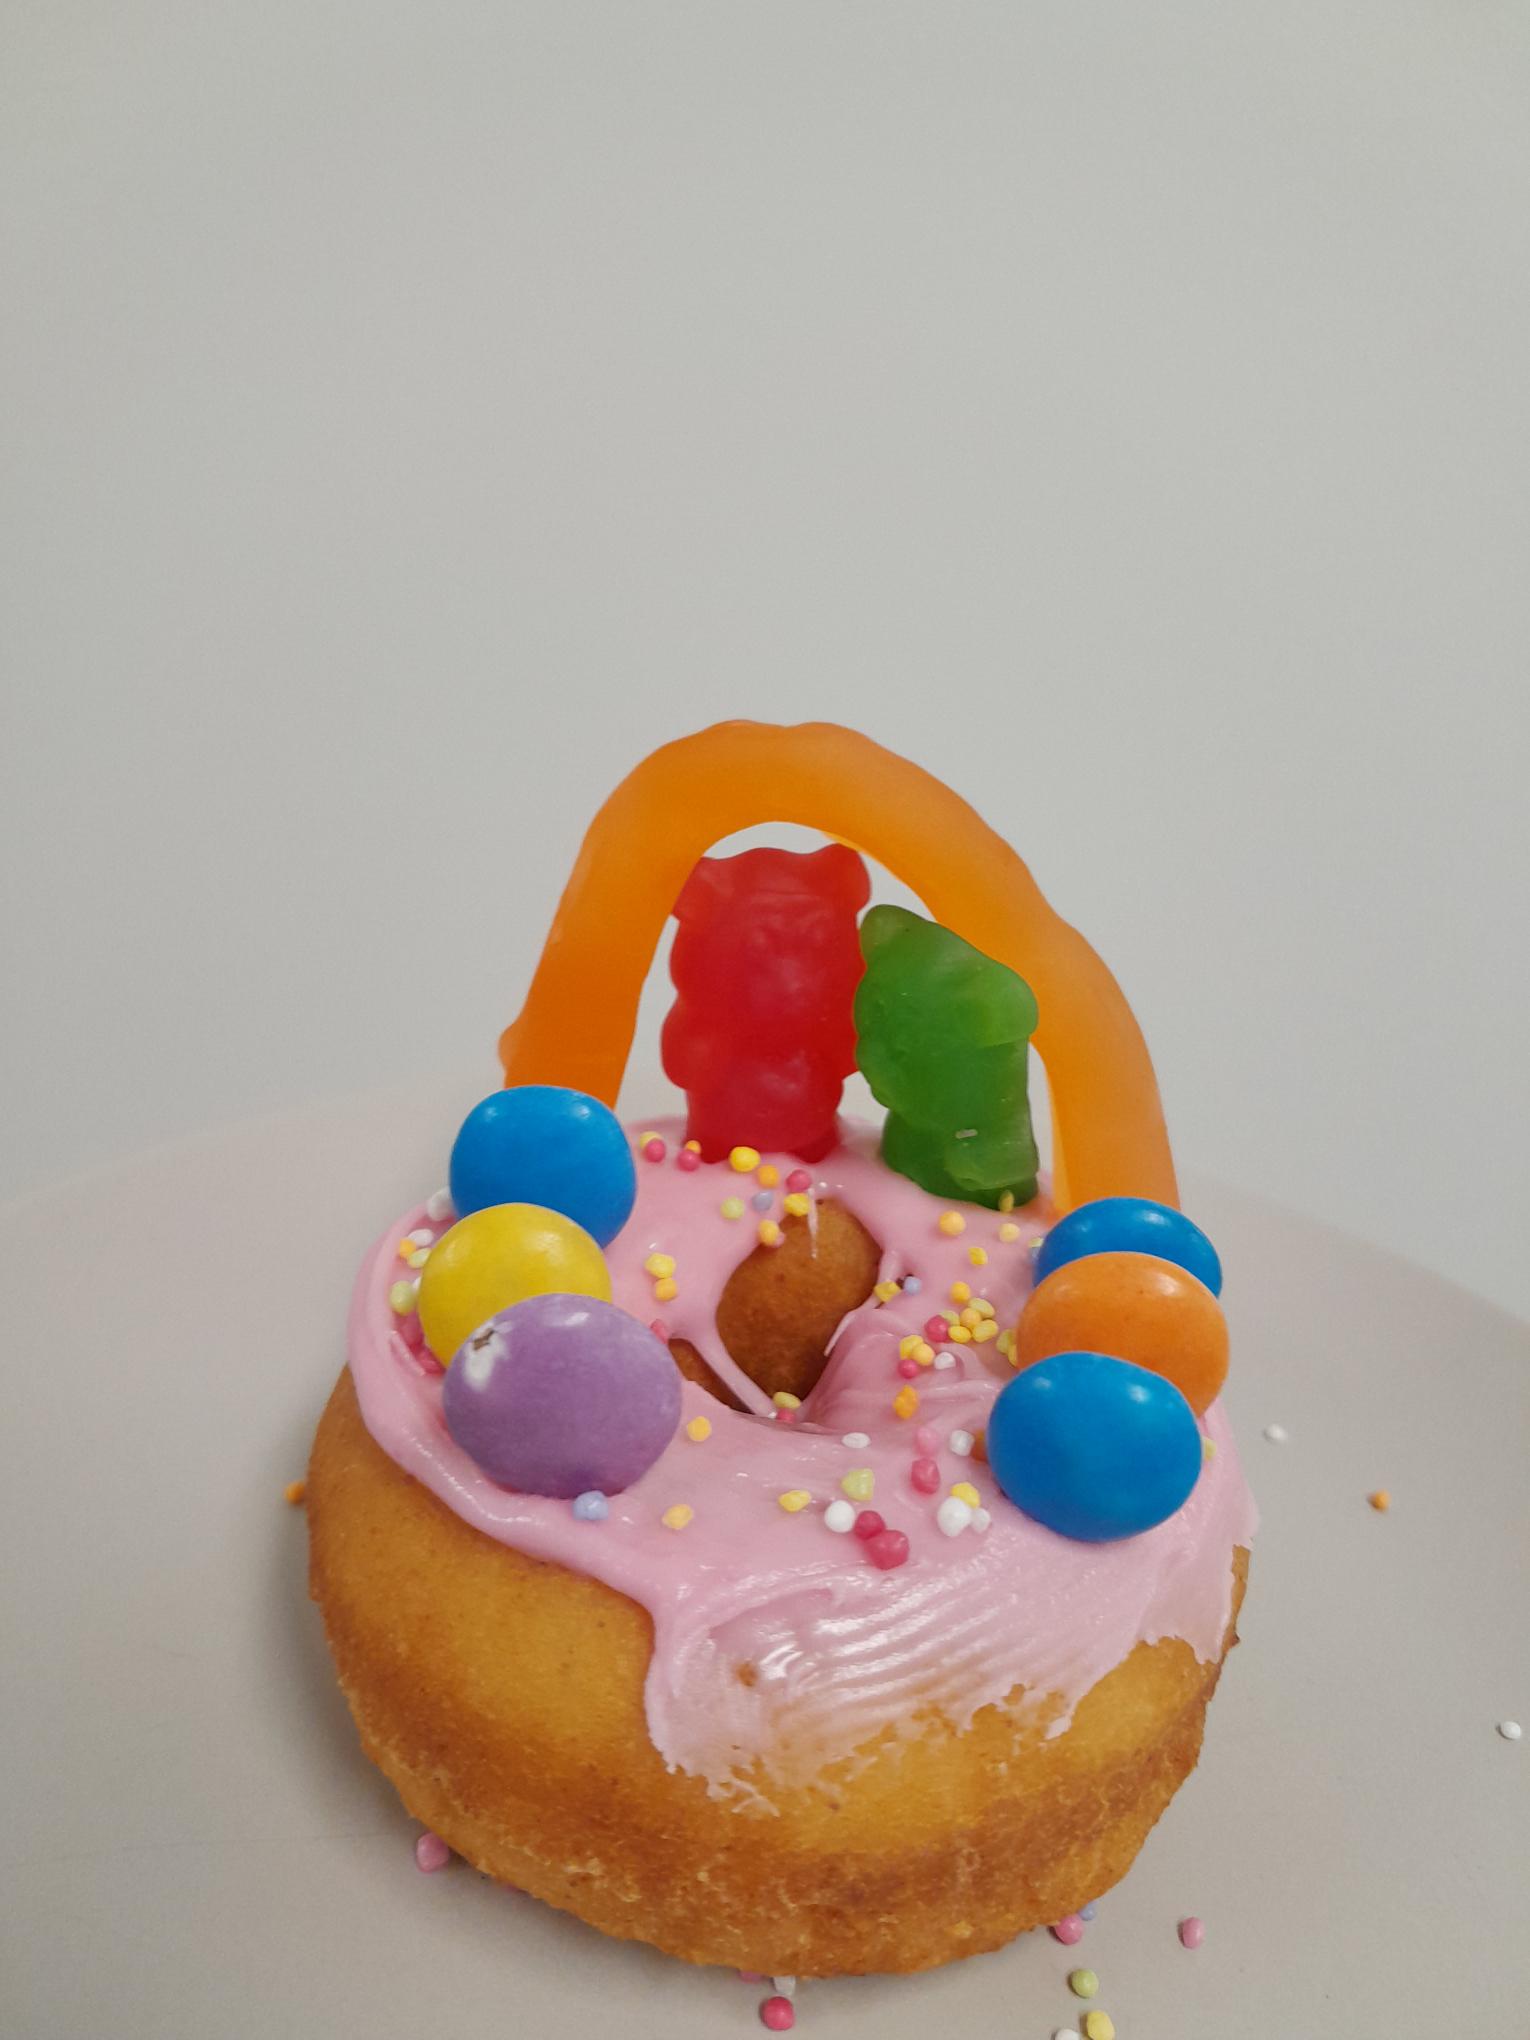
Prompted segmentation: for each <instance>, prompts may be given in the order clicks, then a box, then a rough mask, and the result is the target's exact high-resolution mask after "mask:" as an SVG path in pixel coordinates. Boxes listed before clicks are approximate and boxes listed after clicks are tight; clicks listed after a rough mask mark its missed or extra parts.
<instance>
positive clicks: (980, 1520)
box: [972, 1509, 993, 1536]
mask: <svg viewBox="0 0 1530 2040" xmlns="http://www.w3.org/2000/svg"><path fill="white" fill-rule="evenodd" d="M992 1521H993V1518H992V1516H990V1515H989V1513H988V1511H987V1510H986V1509H974V1510H973V1512H972V1527H973V1529H974V1530H976V1531H977V1533H978V1535H979V1536H981V1535H982V1534H983V1532H984V1531H985V1530H986V1529H987V1528H988V1526H989V1524H990V1523H991V1522H992Z"/></svg>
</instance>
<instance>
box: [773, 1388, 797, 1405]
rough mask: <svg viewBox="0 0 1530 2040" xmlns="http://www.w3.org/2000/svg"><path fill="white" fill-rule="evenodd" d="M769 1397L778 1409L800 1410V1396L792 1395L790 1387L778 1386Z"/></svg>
mask: <svg viewBox="0 0 1530 2040" xmlns="http://www.w3.org/2000/svg"><path fill="white" fill-rule="evenodd" d="M770 1399H771V1401H772V1402H773V1403H774V1404H775V1406H776V1408H777V1409H778V1410H800V1409H801V1407H802V1398H801V1396H800V1395H793V1394H792V1393H791V1391H790V1389H785V1388H778V1389H777V1390H776V1392H775V1394H774V1395H773V1396H772V1397H771V1398H770Z"/></svg>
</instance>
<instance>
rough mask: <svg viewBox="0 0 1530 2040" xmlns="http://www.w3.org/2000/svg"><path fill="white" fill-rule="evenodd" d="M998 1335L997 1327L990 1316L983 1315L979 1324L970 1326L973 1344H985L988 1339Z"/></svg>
mask: <svg viewBox="0 0 1530 2040" xmlns="http://www.w3.org/2000/svg"><path fill="white" fill-rule="evenodd" d="M998 1336H999V1327H998V1326H997V1325H996V1324H995V1323H994V1321H993V1319H992V1318H991V1317H985V1318H984V1319H983V1321H982V1323H981V1324H976V1325H974V1326H973V1327H972V1343H973V1344H974V1345H975V1346H986V1345H987V1344H988V1342H989V1340H990V1339H996V1338H997V1337H998Z"/></svg>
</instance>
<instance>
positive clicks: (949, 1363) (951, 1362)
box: [935, 1352, 956, 1374]
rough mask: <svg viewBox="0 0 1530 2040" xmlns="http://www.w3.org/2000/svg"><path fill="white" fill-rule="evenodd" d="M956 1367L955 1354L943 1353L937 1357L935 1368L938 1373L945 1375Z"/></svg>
mask: <svg viewBox="0 0 1530 2040" xmlns="http://www.w3.org/2000/svg"><path fill="white" fill-rule="evenodd" d="M955 1365H956V1355H955V1354H954V1353H944V1352H942V1353H937V1354H936V1355H935V1367H936V1371H937V1373H940V1374H944V1373H945V1371H946V1369H947V1368H948V1367H954V1366H955Z"/></svg>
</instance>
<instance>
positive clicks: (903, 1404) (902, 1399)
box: [892, 1387, 919, 1423]
mask: <svg viewBox="0 0 1530 2040" xmlns="http://www.w3.org/2000/svg"><path fill="white" fill-rule="evenodd" d="M892 1406H893V1415H894V1416H895V1417H902V1418H903V1420H904V1421H905V1423H906V1422H907V1421H908V1419H909V1418H910V1417H911V1416H912V1415H913V1414H914V1412H915V1410H917V1409H918V1407H919V1398H918V1396H917V1395H915V1393H914V1391H913V1390H912V1389H911V1388H908V1387H904V1388H900V1389H899V1390H898V1393H897V1394H896V1395H895V1396H894V1397H893V1399H892Z"/></svg>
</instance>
